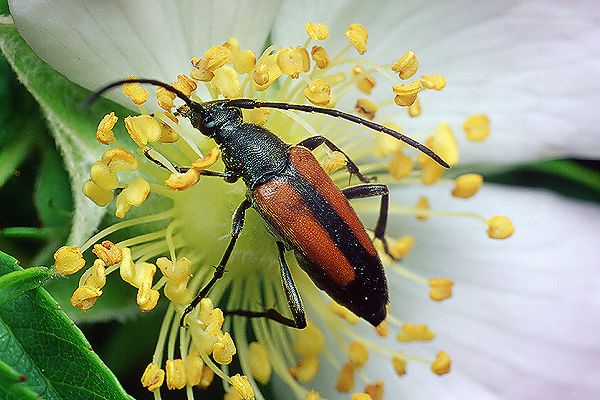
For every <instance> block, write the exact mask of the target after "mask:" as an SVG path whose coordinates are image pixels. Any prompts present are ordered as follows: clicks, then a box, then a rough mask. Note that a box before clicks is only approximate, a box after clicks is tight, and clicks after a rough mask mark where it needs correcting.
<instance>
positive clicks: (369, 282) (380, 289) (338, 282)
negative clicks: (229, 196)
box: [88, 79, 449, 328]
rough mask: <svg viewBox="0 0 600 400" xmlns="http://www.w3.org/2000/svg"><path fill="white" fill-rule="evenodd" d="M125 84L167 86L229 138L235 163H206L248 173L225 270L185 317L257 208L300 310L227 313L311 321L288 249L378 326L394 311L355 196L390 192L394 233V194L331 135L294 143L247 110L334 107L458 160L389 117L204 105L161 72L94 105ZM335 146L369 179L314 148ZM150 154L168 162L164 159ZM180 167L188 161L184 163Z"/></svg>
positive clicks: (209, 131) (185, 110)
mask: <svg viewBox="0 0 600 400" xmlns="http://www.w3.org/2000/svg"><path fill="white" fill-rule="evenodd" d="M125 83H148V84H152V85H155V86H160V87H163V88H165V89H167V90H169V91H171V92H172V93H174V94H176V95H177V96H178V97H179V98H180V99H182V100H183V101H184V102H185V105H183V106H181V107H179V108H178V114H179V115H182V116H184V117H187V118H189V120H190V122H191V123H192V126H194V127H195V128H196V129H198V130H199V131H200V132H201V133H202V134H204V135H206V136H208V137H211V138H213V139H214V140H215V141H216V142H217V144H218V145H219V147H220V149H221V153H222V157H223V162H224V164H225V171H224V172H218V171H209V170H201V171H200V174H202V175H207V176H217V177H221V178H223V179H225V181H227V182H235V181H237V180H238V179H239V178H242V179H243V181H244V183H245V184H246V186H247V188H248V191H247V195H246V198H245V199H244V200H243V201H242V203H241V204H240V206H239V207H238V208H237V210H236V211H235V213H234V216H233V227H232V230H231V238H230V240H229V244H228V246H227V248H226V250H225V253H224V254H223V257H222V258H221V261H220V262H219V264H218V265H217V267H216V268H215V272H214V275H213V277H212V279H211V280H210V281H209V282H208V283H207V284H206V285H205V286H204V287H203V288H202V290H200V292H199V293H198V295H197V296H196V298H194V300H193V301H192V302H191V304H190V305H189V306H188V307H187V308H186V310H185V311H184V313H183V315H182V318H181V323H182V325H183V323H184V319H185V316H186V315H187V314H188V313H189V312H190V311H191V310H193V309H194V307H195V306H197V305H198V303H199V302H200V300H202V298H204V297H206V296H207V295H208V293H209V291H210V289H211V288H212V287H213V286H214V284H215V283H216V282H217V281H218V280H219V278H221V277H222V276H223V274H224V272H225V267H226V265H227V261H228V260H229V257H230V255H231V253H232V251H233V249H234V247H235V243H236V241H237V238H238V237H239V235H240V233H241V231H242V228H243V226H244V216H245V211H246V210H247V209H248V208H250V207H253V208H254V209H256V210H257V211H258V213H259V214H260V215H261V216H262V218H263V219H264V221H265V223H266V224H268V225H269V227H270V228H271V231H272V232H273V233H274V235H275V240H276V242H277V248H278V251H279V261H280V272H281V278H282V283H283V289H284V292H285V295H286V298H287V301H288V304H289V307H290V311H291V313H292V318H287V317H285V316H283V315H282V314H281V313H280V312H279V311H277V310H275V309H272V308H270V309H263V310H260V311H252V310H224V314H226V315H242V316H246V317H250V318H253V317H264V318H269V319H272V320H274V321H277V322H280V323H282V324H285V325H287V326H290V327H295V328H304V327H305V326H306V316H305V313H304V308H303V306H302V300H301V299H300V295H299V293H298V290H297V289H296V286H295V285H294V281H293V279H292V275H291V274H290V271H289V269H288V266H287V264H286V261H285V257H284V252H285V251H287V250H291V251H294V253H295V255H296V258H297V260H298V263H299V264H300V266H301V267H302V268H303V269H304V270H305V271H306V272H307V273H308V275H309V276H310V277H311V279H312V280H313V281H314V282H315V284H316V285H317V286H318V287H319V288H321V289H322V290H324V291H325V292H327V293H328V294H329V295H330V296H331V297H332V298H333V299H334V300H335V301H336V302H337V303H339V304H341V305H343V306H345V307H346V308H348V309H349V310H350V311H352V312H353V313H354V314H356V315H358V316H359V317H361V318H363V319H365V320H366V321H368V322H370V323H371V324H373V325H375V326H377V325H379V324H380V323H381V322H382V321H383V320H384V319H385V317H386V306H387V304H388V290H387V282H386V278H385V274H384V271H383V266H382V264H381V260H380V259H379V256H378V255H377V251H376V250H375V247H374V246H373V243H372V242H371V239H370V237H369V236H368V234H367V232H366V230H365V228H364V226H363V224H362V223H361V221H360V219H359V218H358V216H357V215H356V213H355V211H354V210H353V209H352V207H351V206H350V203H349V201H348V200H350V199H355V198H364V197H374V196H381V204H380V213H379V218H378V220H377V223H376V226H375V230H374V236H375V238H376V239H378V240H381V241H382V243H383V247H384V250H385V251H386V252H387V253H388V254H389V251H388V246H387V243H386V240H385V228H386V223H387V214H388V205H389V194H388V188H387V186H386V185H382V184H374V183H369V182H371V179H369V178H367V177H365V176H364V175H362V174H361V173H360V171H359V169H358V167H357V166H356V164H355V163H354V162H353V161H352V160H351V159H350V158H349V157H348V156H347V155H346V154H345V153H344V152H343V151H342V150H341V149H339V148H338V147H337V146H336V145H335V144H333V143H332V142H330V141H329V140H328V139H326V138H325V137H323V136H313V137H310V138H308V139H305V140H303V141H302V142H300V143H298V144H297V145H289V144H287V143H284V142H283V141H282V140H280V139H279V138H278V137H277V136H276V135H274V134H273V133H272V132H271V131H269V130H267V129H265V128H263V127H261V126H258V125H253V124H249V123H246V122H244V121H243V119H242V112H241V110H242V109H253V108H277V109H285V110H296V111H303V112H310V113H320V114H326V115H330V116H333V117H337V118H343V119H346V120H349V121H351V122H354V123H357V124H361V125H364V126H367V127H369V128H371V129H374V130H377V131H380V132H384V133H386V134H388V135H391V136H393V137H395V138H397V139H399V140H402V141H403V142H405V143H407V144H408V145H410V146H412V147H414V148H416V149H418V150H420V151H422V152H424V153H425V154H427V155H428V156H429V157H431V158H432V159H434V160H435V161H436V162H438V163H439V164H440V165H442V166H444V167H446V168H448V167H449V166H448V164H447V163H446V162H445V161H444V160H442V159H441V158H440V157H439V156H438V155H437V154H435V153H434V152H433V151H432V150H431V149H429V148H427V147H425V146H424V145H422V144H420V143H418V142H416V141H414V140H413V139H411V138H409V137H407V136H404V135H402V134H401V133H399V132H396V131H394V130H392V129H389V128H387V127H385V126H383V125H379V124H376V123H374V122H372V121H369V120H366V119H363V118H360V117H358V116H356V115H352V114H348V113H344V112H342V111H339V110H335V109H328V108H321V107H315V106H309V105H302V104H290V103H277V102H264V101H257V100H252V99H234V100H216V101H210V102H205V103H198V102H195V101H193V100H191V99H190V98H189V97H187V96H186V95H185V94H183V93H182V92H180V91H179V90H177V89H175V88H174V87H172V86H171V85H168V84H166V83H163V82H160V81H156V80H152V79H127V80H121V81H118V82H114V83H112V84H110V85H108V86H106V87H104V88H102V89H101V90H99V91H98V92H96V93H95V94H94V96H93V97H92V98H90V100H89V101H88V104H89V103H91V102H93V101H95V100H96V99H97V98H98V97H99V96H100V95H101V94H102V93H104V92H105V91H107V90H109V89H111V88H114V87H116V86H120V85H123V84H125ZM322 144H325V145H326V146H327V147H329V149H331V150H332V151H339V152H341V153H342V154H344V156H346V160H347V161H346V167H347V169H348V172H349V173H350V174H352V175H356V176H357V177H358V178H359V179H360V180H361V181H362V182H363V184H361V185H356V186H351V187H347V188H344V189H342V190H340V189H339V188H338V187H337V186H336V185H335V183H334V182H333V181H332V180H331V178H330V177H329V175H327V173H326V172H325V171H324V170H323V168H322V167H321V165H320V164H319V162H318V161H317V160H316V159H315V157H314V156H313V154H312V153H311V150H314V149H315V148H316V147H318V146H320V145H322ZM146 156H147V157H148V158H149V159H151V160H152V161H154V162H156V163H157V164H158V165H162V164H161V163H160V162H159V161H158V160H155V159H153V158H152V157H151V156H150V155H149V154H146ZM176 169H178V170H179V171H180V172H184V171H187V169H188V168H187V167H176Z"/></svg>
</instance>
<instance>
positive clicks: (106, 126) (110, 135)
mask: <svg viewBox="0 0 600 400" xmlns="http://www.w3.org/2000/svg"><path fill="white" fill-rule="evenodd" d="M118 120H119V118H118V117H116V116H115V113H114V112H111V113H110V114H106V115H105V116H104V118H102V120H101V121H100V123H99V124H98V129H97V130H96V140H98V141H99V142H100V143H102V144H109V143H110V142H112V141H113V140H115V133H114V132H113V131H112V129H113V128H114V127H115V124H116V123H117V121H118Z"/></svg>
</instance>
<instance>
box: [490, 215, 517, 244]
mask: <svg viewBox="0 0 600 400" xmlns="http://www.w3.org/2000/svg"><path fill="white" fill-rule="evenodd" d="M487 225H488V230H487V234H488V236H489V237H490V238H492V239H506V238H508V237H510V236H511V235H512V234H513V233H514V232H515V227H514V226H513V224H512V221H511V220H510V219H509V218H508V217H504V216H496V217H492V218H490V219H488V220H487Z"/></svg>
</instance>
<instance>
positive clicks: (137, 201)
mask: <svg viewBox="0 0 600 400" xmlns="http://www.w3.org/2000/svg"><path fill="white" fill-rule="evenodd" d="M149 194H150V184H149V183H148V181H146V180H145V179H144V178H141V177H139V178H135V179H133V180H132V181H130V182H129V183H128V184H127V187H126V188H125V189H123V190H122V191H121V193H119V195H118V196H117V201H116V211H115V215H116V216H117V217H118V218H124V217H125V215H126V214H127V212H128V211H129V209H130V208H131V206H134V207H139V206H140V205H142V203H143V202H144V201H145V200H146V198H148V195H149Z"/></svg>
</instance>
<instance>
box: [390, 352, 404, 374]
mask: <svg viewBox="0 0 600 400" xmlns="http://www.w3.org/2000/svg"><path fill="white" fill-rule="evenodd" d="M392 365H393V366H394V370H395V371H396V373H397V374H398V375H400V376H403V375H406V358H404V357H402V356H399V355H397V354H394V355H393V356H392Z"/></svg>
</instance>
